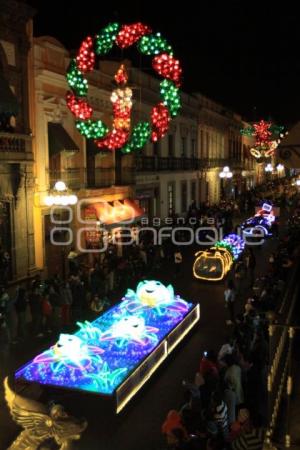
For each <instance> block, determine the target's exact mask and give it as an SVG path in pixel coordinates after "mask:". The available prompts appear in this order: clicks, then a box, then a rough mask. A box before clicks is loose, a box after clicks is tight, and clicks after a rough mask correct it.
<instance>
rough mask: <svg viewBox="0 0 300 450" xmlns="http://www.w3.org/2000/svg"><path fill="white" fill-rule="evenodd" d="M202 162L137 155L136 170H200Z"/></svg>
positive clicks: (194, 159) (192, 159)
mask: <svg viewBox="0 0 300 450" xmlns="http://www.w3.org/2000/svg"><path fill="white" fill-rule="evenodd" d="M200 166H201V160H200V159H197V158H184V157H183V158H175V157H157V156H142V155H137V158H136V170H137V171H139V172H155V171H157V170H158V171H164V170H166V171H173V170H198V169H199V168H200Z"/></svg>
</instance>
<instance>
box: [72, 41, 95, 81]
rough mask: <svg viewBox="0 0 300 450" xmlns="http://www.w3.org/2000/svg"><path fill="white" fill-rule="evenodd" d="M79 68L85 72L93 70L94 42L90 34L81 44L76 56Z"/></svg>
mask: <svg viewBox="0 0 300 450" xmlns="http://www.w3.org/2000/svg"><path fill="white" fill-rule="evenodd" d="M76 63H77V67H78V69H79V70H80V71H81V72H83V73H86V72H91V71H92V70H93V69H94V65H95V52H94V42H93V38H91V36H88V37H87V38H86V39H85V40H84V41H83V42H82V44H81V46H80V49H79V52H78V55H77V57H76Z"/></svg>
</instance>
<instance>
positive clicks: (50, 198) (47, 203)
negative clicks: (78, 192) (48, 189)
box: [44, 195, 54, 206]
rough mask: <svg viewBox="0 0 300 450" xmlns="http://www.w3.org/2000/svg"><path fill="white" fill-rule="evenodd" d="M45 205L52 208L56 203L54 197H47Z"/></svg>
mask: <svg viewBox="0 0 300 450" xmlns="http://www.w3.org/2000/svg"><path fill="white" fill-rule="evenodd" d="M44 203H45V205H46V206H52V205H53V203H54V200H53V197H52V195H47V196H46V197H45V200H44Z"/></svg>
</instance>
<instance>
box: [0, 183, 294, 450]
mask: <svg viewBox="0 0 300 450" xmlns="http://www.w3.org/2000/svg"><path fill="white" fill-rule="evenodd" d="M297 198H298V197H297V195H296V193H295V192H294V191H293V190H292V191H291V190H290V189H289V187H288V186H286V185H285V182H284V181H282V182H281V183H280V182H277V183H272V184H269V185H268V186H264V187H259V188H256V189H254V190H253V191H249V192H248V193H247V194H245V197H243V198H241V199H240V201H227V202H221V203H220V204H219V205H210V204H208V203H205V204H201V205H199V207H197V206H196V204H195V203H192V204H191V206H190V208H189V211H188V214H187V217H186V219H187V220H188V219H189V218H191V217H194V218H197V220H198V219H199V221H200V222H199V223H200V225H214V226H217V227H218V228H220V227H222V228H223V229H224V232H230V231H232V230H233V228H234V223H235V222H236V220H235V219H237V218H239V217H240V216H241V214H244V215H245V214H247V212H248V209H249V210H250V209H251V208H254V205H257V204H258V203H259V202H261V201H262V200H263V199H270V200H273V201H274V203H276V204H280V205H281V206H284V205H287V207H288V208H290V210H291V211H292V210H293V214H290V219H289V221H288V227H289V228H288V232H287V233H285V234H284V235H283V236H280V238H278V243H277V245H276V249H275V250H274V251H273V253H271V254H270V256H269V260H268V267H267V270H266V271H265V273H264V274H263V276H259V277H255V269H256V263H257V261H256V258H257V252H259V250H257V251H255V252H253V250H252V249H251V247H248V248H247V249H246V251H245V252H244V253H243V255H242V257H241V258H240V259H239V260H238V262H237V263H236V264H235V266H234V269H233V270H232V271H231V275H230V277H229V280H228V281H227V286H226V289H225V291H224V307H225V308H226V310H227V312H228V317H227V319H228V320H227V321H226V323H225V324H224V326H225V327H227V326H228V339H227V340H226V342H224V344H223V345H222V346H221V347H220V348H219V349H211V350H209V351H207V352H205V353H204V354H203V355H202V358H201V361H200V362H199V368H198V371H197V373H196V374H195V379H194V380H192V381H190V382H189V381H184V382H183V386H182V389H183V402H182V404H181V405H180V407H179V408H178V409H177V410H175V409H173V410H170V411H169V413H168V414H167V417H166V420H165V421H164V423H163V425H162V434H163V436H164V439H165V442H166V445H167V447H168V448H170V449H174V450H175V449H176V450H189V449H207V450H212V449H216V450H217V449H220V450H221V449H225V448H232V449H235V450H242V449H246V448H248V447H247V442H248V440H249V441H251V442H252V444H253V446H252V447H251V449H253V450H254V449H256V448H257V449H260V448H261V445H262V440H263V435H264V432H263V426H264V425H265V423H266V411H265V404H266V401H265V399H266V386H265V380H266V369H267V365H268V358H269V354H268V334H267V325H268V321H267V318H266V312H268V311H270V310H276V308H277V307H278V306H279V305H278V302H279V301H280V299H281V298H282V296H283V293H284V290H285V287H286V283H287V280H288V276H289V272H290V270H291V267H293V265H294V261H295V259H296V256H297V251H298V246H297V244H299V242H300V235H299V229H300V227H299V225H300V203H297V201H298V200H297ZM276 239H277V237H276ZM166 262H168V265H170V264H171V263H172V264H173V265H174V266H173V267H174V276H175V277H178V276H179V275H180V272H181V266H182V264H183V263H184V254H183V252H182V251H181V249H180V246H179V247H178V246H177V245H176V246H175V245H174V244H172V242H171V240H170V239H166V240H165V241H164V242H163V244H162V245H154V242H153V240H152V235H151V234H150V235H149V234H147V233H145V234H144V235H142V239H141V240H140V242H139V243H138V244H133V245H130V246H125V247H124V248H123V253H122V256H120V255H118V249H117V246H116V245H109V247H108V249H107V251H106V252H105V253H104V254H103V257H102V258H95V259H94V262H93V265H92V267H89V266H88V265H86V264H84V263H82V261H81V260H80V256H79V255H78V254H77V253H76V251H75V250H74V249H71V251H70V253H69V255H68V264H69V270H68V277H67V279H66V280H64V279H62V277H61V276H60V275H58V274H56V275H55V276H53V277H51V278H49V279H44V280H43V279H42V278H41V277H40V276H39V275H37V276H36V277H35V278H34V279H33V280H32V281H31V282H30V284H28V285H26V286H25V285H19V286H18V287H17V289H16V290H15V292H14V293H12V290H11V289H9V288H8V286H7V283H3V284H2V286H1V287H0V331H1V332H0V338H1V340H2V342H5V343H6V344H12V345H13V344H15V343H17V342H22V341H23V339H24V337H26V336H35V337H36V338H37V339H39V338H42V337H43V336H47V335H48V334H50V335H51V334H52V333H53V334H57V333H59V332H61V331H62V330H63V331H64V330H72V329H74V324H75V323H76V321H78V320H80V321H82V320H85V319H87V320H93V319H94V318H96V317H97V316H98V315H99V314H100V313H101V312H102V311H103V310H105V309H106V308H108V307H109V306H110V305H111V303H112V301H113V299H115V298H116V295H115V294H116V292H120V293H121V294H124V289H126V288H128V287H133V288H134V287H135V285H136V283H137V281H139V280H140V279H141V278H143V277H150V276H151V277H155V276H159V273H160V270H161V268H162V267H164V264H165V263H166ZM3 264H5V261H4V262H3ZM241 303H242V304H243V307H242V309H240V304H241ZM255 445H256V447H255Z"/></svg>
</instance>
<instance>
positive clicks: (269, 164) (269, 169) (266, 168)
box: [265, 163, 273, 173]
mask: <svg viewBox="0 0 300 450" xmlns="http://www.w3.org/2000/svg"><path fill="white" fill-rule="evenodd" d="M265 172H270V173H271V172H273V166H272V164H271V163H268V164H267V165H266V167H265Z"/></svg>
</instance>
